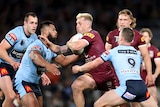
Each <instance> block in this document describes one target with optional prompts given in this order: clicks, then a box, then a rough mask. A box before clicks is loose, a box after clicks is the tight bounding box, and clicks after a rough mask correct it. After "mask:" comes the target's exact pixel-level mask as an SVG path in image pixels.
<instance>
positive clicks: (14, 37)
mask: <svg viewBox="0 0 160 107" xmlns="http://www.w3.org/2000/svg"><path fill="white" fill-rule="evenodd" d="M8 36H9V39H10V40H11V41H13V42H14V41H16V40H17V37H16V35H15V34H13V33H9V34H8Z"/></svg>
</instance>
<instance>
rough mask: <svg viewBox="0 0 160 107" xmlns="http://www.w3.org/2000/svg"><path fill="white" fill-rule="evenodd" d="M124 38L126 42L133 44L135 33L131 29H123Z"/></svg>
mask: <svg viewBox="0 0 160 107" xmlns="http://www.w3.org/2000/svg"><path fill="white" fill-rule="evenodd" d="M122 36H123V37H124V39H125V41H126V42H132V40H133V38H134V31H133V30H132V29H131V28H123V29H122Z"/></svg>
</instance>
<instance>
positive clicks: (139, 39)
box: [105, 9, 153, 85]
mask: <svg viewBox="0 0 160 107" xmlns="http://www.w3.org/2000/svg"><path fill="white" fill-rule="evenodd" d="M135 26H136V18H134V17H133V14H132V12H131V11H130V10H128V9H123V10H121V11H120V12H119V13H118V19H117V29H115V30H113V31H110V32H109V33H108V35H107V37H106V44H105V49H106V50H109V49H112V48H114V47H116V46H118V43H117V41H118V37H119V32H120V30H121V29H122V28H125V27H130V28H132V29H133V30H134V33H135V37H134V40H133V42H132V44H131V45H132V46H134V47H135V48H136V49H138V50H140V52H141V54H142V57H143V59H144V63H145V65H146V69H147V76H146V80H145V82H146V84H147V85H151V84H153V79H152V72H151V71H152V70H151V69H152V67H151V60H150V57H149V54H148V49H147V45H146V43H145V41H144V38H143V36H142V35H141V34H140V33H139V32H138V31H137V30H136V29H134V28H135Z"/></svg>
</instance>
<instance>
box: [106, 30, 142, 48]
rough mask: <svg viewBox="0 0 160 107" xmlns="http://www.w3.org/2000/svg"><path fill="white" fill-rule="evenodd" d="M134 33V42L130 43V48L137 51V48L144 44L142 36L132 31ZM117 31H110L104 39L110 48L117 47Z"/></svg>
mask: <svg viewBox="0 0 160 107" xmlns="http://www.w3.org/2000/svg"><path fill="white" fill-rule="evenodd" d="M133 31H134V33H135V37H134V41H133V42H132V44H131V46H133V47H134V48H136V49H137V50H138V47H139V46H141V45H144V44H145V41H144V38H143V36H142V35H141V34H140V33H139V32H138V31H137V30H135V29H134V30H133ZM119 32H120V31H119V30H118V29H115V30H113V31H110V32H109V33H108V35H107V37H106V42H108V43H109V44H110V45H112V48H114V47H116V46H118V38H119Z"/></svg>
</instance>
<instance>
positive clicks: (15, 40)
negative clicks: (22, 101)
mask: <svg viewBox="0 0 160 107" xmlns="http://www.w3.org/2000/svg"><path fill="white" fill-rule="evenodd" d="M37 26H38V18H37V15H36V14H35V13H33V12H28V13H27V14H26V15H25V17H24V22H23V26H17V27H15V28H14V29H12V30H10V31H9V32H8V33H7V34H6V35H5V38H4V39H3V40H2V41H1V43H0V88H1V90H2V92H3V93H4V95H5V100H4V102H3V104H2V107H11V106H12V102H13V100H14V98H15V96H16V94H15V92H14V91H13V86H12V81H11V80H12V79H13V77H14V75H15V73H16V70H17V69H18V68H19V66H20V60H21V58H22V56H23V54H24V52H25V50H26V48H27V47H28V45H29V44H31V43H32V42H33V41H35V40H36V39H37V35H36V34H35V32H36V29H37Z"/></svg>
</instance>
